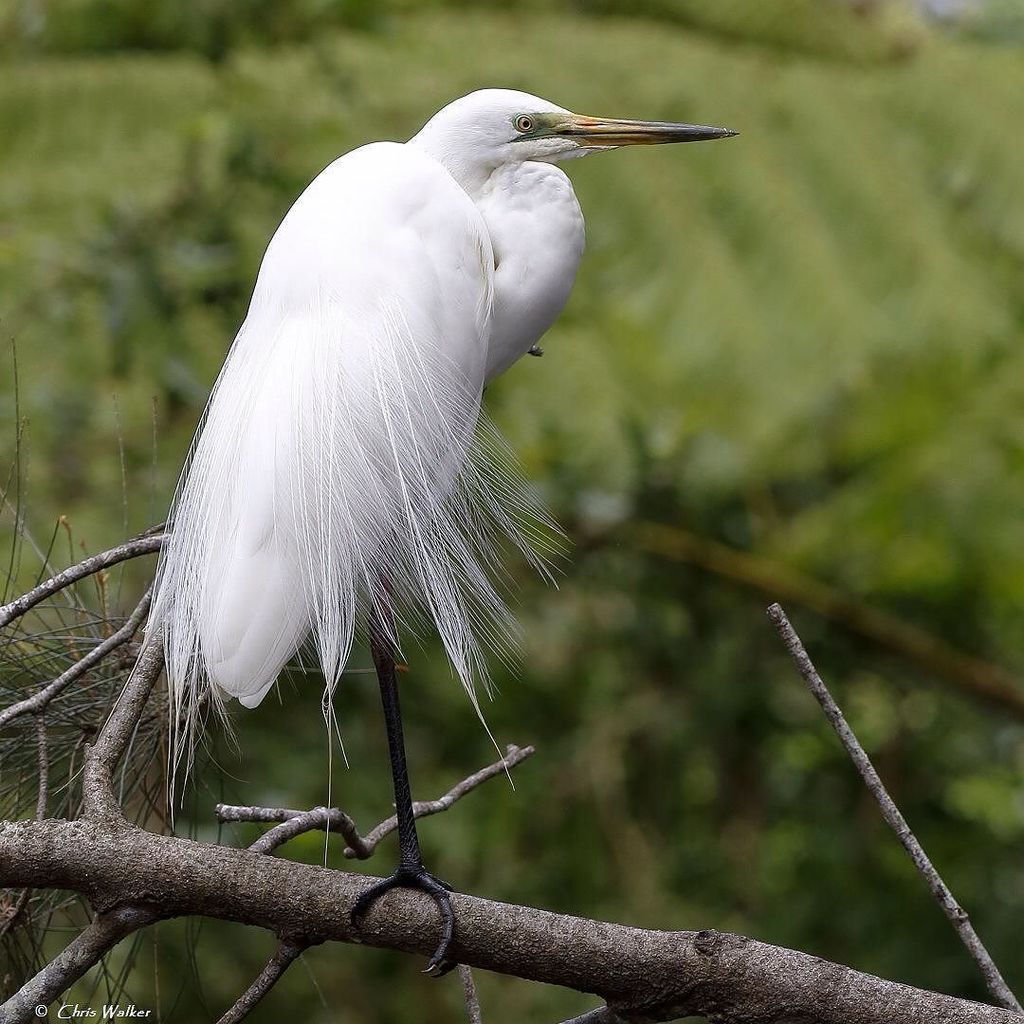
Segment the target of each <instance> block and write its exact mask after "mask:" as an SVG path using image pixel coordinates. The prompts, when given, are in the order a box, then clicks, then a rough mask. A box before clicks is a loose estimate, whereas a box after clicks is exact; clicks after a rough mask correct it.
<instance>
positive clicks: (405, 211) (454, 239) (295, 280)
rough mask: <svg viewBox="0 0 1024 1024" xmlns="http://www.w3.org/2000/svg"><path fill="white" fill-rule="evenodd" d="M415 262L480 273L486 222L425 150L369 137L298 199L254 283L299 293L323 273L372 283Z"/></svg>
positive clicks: (488, 258)
mask: <svg viewBox="0 0 1024 1024" xmlns="http://www.w3.org/2000/svg"><path fill="white" fill-rule="evenodd" d="M417 261H419V262H422V263H425V264H429V265H434V266H440V267H443V266H452V265H457V266H460V267H472V268H474V276H476V277H479V278H487V277H488V275H489V273H490V270H489V267H490V266H492V264H493V256H492V254H491V245H490V238H489V236H488V234H487V228H486V226H485V224H484V221H483V218H482V217H481V215H480V212H479V211H478V210H477V208H476V206H475V205H474V203H473V202H472V200H470V198H469V197H468V196H467V195H466V193H465V192H464V191H463V190H462V188H461V187H460V186H459V185H458V184H457V183H456V182H455V180H454V179H453V178H452V176H451V175H450V174H449V173H448V172H447V171H446V170H445V169H444V167H442V166H441V165H440V164H439V163H438V162H437V161H435V160H434V159H433V158H432V157H430V156H428V155H426V154H425V153H422V152H421V151H419V150H417V149H416V148H415V147H412V146H407V145H403V144H401V143H394V142H377V143H371V144H370V145H367V146H362V147H360V148H359V149H356V150H353V151H351V152H350V153H346V154H345V155H344V156H342V157H339V158H338V159H337V160H335V161H334V162H333V163H331V164H329V165H328V166H327V167H325V168H324V170H323V171H321V172H320V174H318V175H317V177H316V178H314V179H313V181H312V182H310V184H309V185H308V186H307V188H306V189H305V191H304V192H303V193H302V195H300V196H299V198H298V199H297V200H296V201H295V203H294V205H293V206H292V208H291V209H290V210H289V211H288V213H287V214H286V215H285V218H284V220H283V221H282V222H281V225H280V226H279V227H278V229H277V231H276V232H275V234H274V237H273V238H272V239H271V242H270V245H269V246H268V248H267V252H266V255H265V257H264V260H263V266H262V267H261V270H260V281H259V283H258V289H257V290H260V287H261V286H271V287H274V288H275V289H277V290H278V291H279V292H280V291H282V290H285V289H286V290H288V291H291V292H293V293H295V294H298V293H301V292H305V291H307V290H308V289H310V288H312V287H315V286H316V284H317V282H321V283H323V282H326V281H328V280H329V281H331V282H333V283H334V284H335V285H336V286H338V285H340V284H341V282H343V281H347V282H348V283H349V285H350V286H351V287H352V288H359V287H369V286H370V284H371V281H370V277H371V276H373V277H375V278H379V277H389V278H391V280H392V281H394V279H395V274H394V271H395V270H396V269H397V268H399V267H404V266H409V265H411V264H412V263H415V262H417ZM480 284H482V285H483V286H485V287H489V284H488V283H487V282H486V281H485V280H480Z"/></svg>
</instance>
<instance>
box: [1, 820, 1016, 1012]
mask: <svg viewBox="0 0 1024 1024" xmlns="http://www.w3.org/2000/svg"><path fill="white" fill-rule="evenodd" d="M375 880H376V879H369V878H367V877H366V876H364V875H353V874H349V873H347V872H341V871H334V870H330V869H326V868H322V867H318V866H315V865H309V864H301V863H297V862H294V861H287V860H281V859H278V858H276V857H266V856H261V855H260V854H255V853H252V852H250V851H248V850H236V849H231V848H228V847H223V846H214V845H211V844H207V843H197V842H193V841H191V840H187V839H179V838H174V837H171V836H159V835H153V834H151V833H147V832H143V831H141V830H139V829H136V828H132V827H128V826H127V825H120V824H116V823H109V822H106V821H103V822H96V821H55V820H48V821H43V822H35V821H19V822H6V823H0V885H6V886H34V887H44V886H45V887H58V888H64V889H71V890H73V891H75V892H79V893H81V894H82V895H84V896H86V897H87V898H88V899H89V900H91V901H92V903H93V905H94V906H95V907H97V908H98V909H99V910H101V911H108V910H110V909H112V908H114V907H116V906H119V905H121V904H123V903H124V902H126V901H128V902H132V903H145V904H147V905H150V906H155V907H159V908H160V913H161V915H163V916H169V915H178V914H190V915H199V916H207V917H214V918H220V919H222V920H227V921H236V922H239V923H241V924H249V925H256V926H258V927H261V928H266V929H268V930H271V931H273V932H275V933H276V934H279V935H288V936H290V937H291V938H292V940H293V941H302V942H309V943H312V942H321V941H326V940H338V941H341V942H365V943H369V944H371V945H374V946H378V947H381V948H387V949H395V950H403V951H405V952H409V953H419V954H422V955H424V956H429V955H430V953H431V952H433V950H434V948H435V946H436V944H437V937H438V933H439V928H440V923H439V921H438V920H437V916H436V910H435V908H434V905H433V903H432V901H431V900H430V899H429V898H428V897H426V896H424V895H423V894H421V893H416V892H409V891H403V890H398V891H395V892H392V893H389V894H388V895H387V896H385V897H384V898H383V899H382V900H381V901H380V903H378V904H376V905H375V906H374V908H373V909H372V910H371V911H370V913H369V915H368V918H367V921H366V924H365V925H364V926H363V928H362V930H357V929H356V928H355V927H354V926H353V924H352V920H351V910H352V907H353V906H354V904H355V900H356V898H357V897H358V895H359V894H360V893H361V892H362V891H363V890H364V889H365V888H366V886H367V884H368V883H369V882H371V881H375ZM452 901H453V904H454V908H455V914H456V921H457V926H456V933H455V941H454V943H453V946H452V951H451V952H452V959H454V960H457V961H458V962H460V963H464V964H467V965H469V966H472V967H479V968H482V969H484V970H490V971H496V972H498V973H501V974H507V975H511V976H514V977H518V978H524V979H527V980H533V981H540V982H545V983H548V984H553V985H561V986H564V987H568V988H572V989H576V990H578V991H580V992H590V993H593V994H595V995H597V996H599V997H601V998H602V999H604V1000H605V1001H606V1002H607V1003H608V1004H609V1006H610V1007H611V1009H612V1010H613V1011H614V1012H616V1013H618V1014H620V1015H622V1016H625V1017H627V1018H628V1017H629V1016H631V1015H632V1016H639V1017H641V1018H647V1019H648V1020H650V1021H669V1020H675V1019H676V1018H678V1017H684V1016H690V1015H695V1016H706V1017H711V1018H712V1019H715V1020H718V1021H729V1022H737V1024H738V1022H744V1024H750V1022H757V1024H783V1022H786V1024H793V1022H804V1024H810V1022H814V1024H892V1021H897V1020H898V1021H900V1024H935V1022H936V1021H942V1022H943V1024H1024V1015H1021V1014H1016V1013H1011V1012H1009V1011H1007V1010H1003V1009H999V1008H996V1007H992V1006H986V1005H983V1004H981V1003H974V1002H971V1001H969V1000H965V999H956V998H953V997H951V996H945V995H940V994H937V993H933V992H926V991H924V990H921V989H916V988H912V987H910V986H907V985H901V984H898V983H896V982H890V981H883V980H882V979H880V978H876V977H872V976H871V975H867V974H862V973H860V972H858V971H855V970H852V969H850V968H848V967H843V966H840V965H839V964H834V963H829V962H828V961H825V960H822V959H820V958H818V957H815V956H811V955H809V954H806V953H800V952H796V951H794V950H789V949H783V948H781V947H777V946H770V945H767V944H765V943H762V942H757V941H755V940H753V939H748V938H744V937H743V936H740V935H727V934H721V933H719V932H714V931H703V932H692V931H680V932H658V931H648V930H644V929H640V928H629V927H626V926H624V925H616V924H608V923H604V922H600V921H588V920H585V919H582V918H576V917H568V916H566V915H562V914H552V913H549V912H547V911H542V910H535V909H533V908H530V907H523V906H513V905H509V904H502V903H494V902H491V901H490V900H483V899H477V898H475V897H472V896H464V895H459V894H454V895H453V897H452ZM14 1019H15V1020H17V1019H19V1018H17V1017H15V1018H14Z"/></svg>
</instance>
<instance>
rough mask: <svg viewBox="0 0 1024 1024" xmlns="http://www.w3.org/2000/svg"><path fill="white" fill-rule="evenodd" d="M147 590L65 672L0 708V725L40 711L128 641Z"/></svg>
mask: <svg viewBox="0 0 1024 1024" xmlns="http://www.w3.org/2000/svg"><path fill="white" fill-rule="evenodd" d="M150 596H151V591H150V590H147V591H146V593H145V595H144V597H143V598H142V600H141V601H140V602H139V603H138V605H136V607H135V610H134V611H133V612H132V614H131V615H130V616H129V618H128V620H127V621H126V622H125V624H124V625H123V626H122V627H121V628H120V629H119V630H117V632H115V633H112V634H111V635H110V636H108V637H107V639H106V640H104V641H102V643H99V644H97V645H96V646H95V647H94V648H93V649H92V650H91V651H90V652H89V653H88V654H86V655H85V656H84V657H83V658H80V659H79V660H78V661H76V662H75V663H74V665H72V666H71V668H69V669H68V670H67V671H66V672H62V673H61V674H60V675H59V676H57V678H56V679H54V680H53V681H52V682H50V683H47V684H46V686H44V687H43V688H42V689H41V690H37V691H36V692H35V693H34V694H32V696H31V697H26V698H25V699H24V700H20V701H18V703H17V704H11V705H10V706H9V707H6V708H3V709H0V729H2V728H3V727H4V726H5V725H7V724H8V723H9V722H12V721H13V720H14V719H15V718H17V717H18V716H19V715H25V714H36V713H38V712H40V711H42V710H43V709H44V708H45V707H46V705H47V704H49V703H50V701H52V700H53V699H54V697H56V696H58V695H59V694H61V693H63V691H64V690H65V689H66V688H67V687H68V686H70V685H71V683H73V682H74V681H75V680H76V679H80V678H81V677H82V676H83V675H85V673H86V672H88V671H89V669H91V668H95V667H96V666H97V665H98V664H99V663H100V662H101V661H103V659H104V658H105V657H106V656H107V655H108V654H110V652H111V651H115V650H117V648H118V647H121V646H122V645H124V644H126V643H128V641H129V640H131V638H132V637H133V636H135V634H136V633H137V632H138V630H139V627H140V626H141V625H142V623H143V621H144V620H145V618H146V616H147V615H148V614H149V602H150Z"/></svg>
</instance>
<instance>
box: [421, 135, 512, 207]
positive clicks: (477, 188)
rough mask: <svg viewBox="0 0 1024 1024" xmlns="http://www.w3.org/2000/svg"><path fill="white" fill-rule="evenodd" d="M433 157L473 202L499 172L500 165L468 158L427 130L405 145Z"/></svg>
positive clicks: (458, 149) (475, 157) (458, 148)
mask: <svg viewBox="0 0 1024 1024" xmlns="http://www.w3.org/2000/svg"><path fill="white" fill-rule="evenodd" d="M406 145H408V146H415V147H416V148H417V149H419V150H422V151H423V152H424V153H426V154H427V155H428V156H431V157H433V158H434V159H435V160H436V161H437V162H438V163H439V164H440V165H441V166H442V167H443V168H444V169H445V170H446V171H447V172H448V173H449V174H450V175H451V176H452V177H453V178H454V179H455V181H456V182H458V184H459V185H460V186H461V187H462V189H463V191H465V192H466V193H467V194H468V195H469V197H470V199H472V200H473V201H474V202H476V201H477V200H479V198H480V197H481V196H482V195H483V194H484V193H485V191H486V190H487V188H488V182H489V181H490V179H491V177H492V175H494V174H495V173H496V172H497V171H500V170H501V168H502V166H503V165H502V164H498V163H495V162H493V161H488V160H481V159H480V158H479V156H469V155H467V154H466V152H465V149H464V148H463V147H457V146H452V145H449V144H446V141H445V139H444V138H443V137H440V138H439V137H437V136H435V135H432V134H431V133H429V132H428V131H427V130H424V131H421V132H420V133H419V134H418V135H415V136H413V137H412V138H411V139H410V140H409V141H408V142H407V143H406Z"/></svg>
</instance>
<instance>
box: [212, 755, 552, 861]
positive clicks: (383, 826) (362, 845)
mask: <svg viewBox="0 0 1024 1024" xmlns="http://www.w3.org/2000/svg"><path fill="white" fill-rule="evenodd" d="M533 753H534V748H533V747H529V746H528V747H517V746H516V745H515V744H514V743H510V744H509V745H508V747H506V749H505V756H504V757H503V758H502V759H501V760H500V761H495V762H494V763H493V764H489V765H487V767H485V768H481V769H480V770H479V771H478V772H474V773H473V774H472V775H470V776H468V777H467V778H465V779H463V780H462V781H461V782H460V783H459V784H458V785H456V786H453V787H452V788H451V789H450V790H449V791H448V792H447V793H445V794H444V796H442V797H439V798H438V799H437V800H419V801H416V802H415V803H414V804H413V805H412V808H413V814H414V816H415V817H417V818H426V817H429V816H430V815H431V814H438V813H440V812H441V811H446V810H448V808H449V807H451V806H452V804H454V803H456V801H458V800H461V799H462V798H463V797H464V796H465V795H466V794H467V793H471V792H472V791H473V790H474V789H476V788H477V786H480V785H482V784H483V783H485V782H487V780H488V779H493V778H494V777H495V776H496V775H500V774H501V773H502V772H506V771H510V770H511V769H513V768H514V767H515V766H516V765H518V764H520V763H522V762H523V761H525V760H526V759H527V758H528V757H529V756H530V755H531V754H533ZM215 812H216V814H217V820H218V821H220V822H222V823H223V822H229V821H260V822H271V821H273V822H280V823H281V824H279V825H277V826H276V827H275V828H272V829H271V830H270V831H269V832H266V833H264V834H263V835H262V836H260V838H259V839H257V840H256V842H255V843H253V844H252V845H251V846H250V847H249V849H250V850H253V851H255V852H257V853H270V852H272V851H273V850H276V849H277V848H278V847H279V846H281V845H282V844H283V843H286V842H288V840H290V839H294V838H295V837H296V836H298V835H301V834H302V833H303V832H310V831H312V830H313V829H320V830H324V831H330V832H338V833H339V834H340V835H341V836H342V837H343V838H344V840H345V842H346V843H347V844H348V845H347V846H346V847H345V856H346V857H348V858H349V859H350V860H352V859H354V860H367V859H368V858H369V857H372V856H373V852H374V850H376V848H377V846H378V844H379V843H380V842H381V840H382V839H384V838H385V837H386V836H387V835H389V834H390V833H391V832H393V831H394V830H395V828H396V827H397V821H396V818H395V816H394V815H392V816H391V817H390V818H388V819H386V820H385V821H382V822H381V823H380V824H379V825H376V826H375V827H374V828H373V829H371V830H370V832H369V833H368V834H367V835H366V836H361V835H360V834H359V829H358V828H357V827H356V823H355V822H354V821H353V820H352V819H351V818H350V817H349V816H348V815H347V814H346V813H345V812H344V811H341V810H339V809H338V808H337V807H314V808H313V809H312V810H309V811H297V810H293V809H291V808H289V807H241V806H237V805H235V804H217V806H216V808H215Z"/></svg>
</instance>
